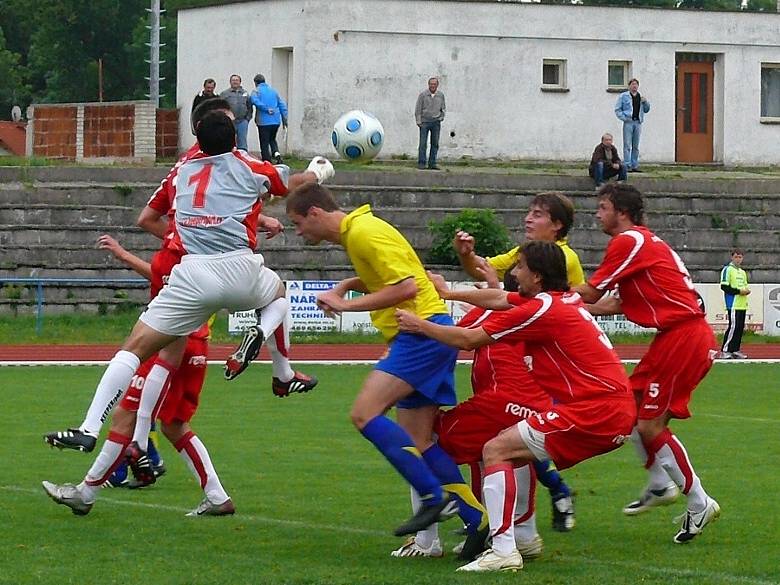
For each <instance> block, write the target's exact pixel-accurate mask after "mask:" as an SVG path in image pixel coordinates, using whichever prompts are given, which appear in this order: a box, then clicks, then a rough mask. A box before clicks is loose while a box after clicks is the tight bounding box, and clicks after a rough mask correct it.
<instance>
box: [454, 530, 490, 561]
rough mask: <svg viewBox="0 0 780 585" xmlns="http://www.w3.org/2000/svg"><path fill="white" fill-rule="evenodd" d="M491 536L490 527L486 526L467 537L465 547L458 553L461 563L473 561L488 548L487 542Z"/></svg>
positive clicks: (464, 542)
mask: <svg viewBox="0 0 780 585" xmlns="http://www.w3.org/2000/svg"><path fill="white" fill-rule="evenodd" d="M489 536H490V526H485V527H484V528H481V529H479V530H477V531H476V532H473V533H471V534H468V535H466V540H464V541H463V546H462V547H461V549H460V551H459V552H458V558H459V559H460V560H461V561H473V560H474V559H476V558H477V557H478V556H479V555H481V554H482V553H483V552H484V551H485V550H487V548H488V544H487V540H488V537H489Z"/></svg>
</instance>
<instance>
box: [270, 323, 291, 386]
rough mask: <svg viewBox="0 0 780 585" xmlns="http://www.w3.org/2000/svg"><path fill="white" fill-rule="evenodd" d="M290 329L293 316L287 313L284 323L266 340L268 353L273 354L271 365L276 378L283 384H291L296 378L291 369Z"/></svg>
mask: <svg viewBox="0 0 780 585" xmlns="http://www.w3.org/2000/svg"><path fill="white" fill-rule="evenodd" d="M290 327H292V316H291V315H290V312H289V311H287V312H286V313H285V314H284V321H282V323H281V324H280V325H279V327H277V328H276V329H274V331H273V333H271V335H270V337H268V339H266V344H265V346H266V347H267V348H268V353H269V354H271V364H272V366H271V367H272V369H273V376H274V378H279V380H281V381H282V382H289V381H290V380H292V379H293V376H295V372H294V371H293V369H292V368H291V367H290V359H289V355H290Z"/></svg>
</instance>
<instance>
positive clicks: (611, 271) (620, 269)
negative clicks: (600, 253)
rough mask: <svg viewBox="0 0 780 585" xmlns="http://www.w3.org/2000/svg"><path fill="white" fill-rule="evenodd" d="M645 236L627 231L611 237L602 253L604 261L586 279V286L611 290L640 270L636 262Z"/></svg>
mask: <svg viewBox="0 0 780 585" xmlns="http://www.w3.org/2000/svg"><path fill="white" fill-rule="evenodd" d="M644 243H645V236H644V235H643V234H641V233H640V232H638V231H635V230H628V231H626V232H623V233H621V234H618V235H616V236H615V237H613V238H612V239H611V240H610V241H609V244H607V249H606V251H605V252H604V259H603V260H602V261H601V264H600V265H599V267H598V268H597V269H596V271H595V272H594V273H593V274H592V275H591V277H590V279H588V284H589V285H591V286H592V287H594V288H597V289H599V290H612V289H614V288H615V286H616V285H617V284H618V283H619V282H620V281H621V280H623V279H624V278H627V277H629V276H631V275H632V274H634V273H635V272H636V271H638V270H640V269H641V266H640V265H639V262H638V261H637V255H638V254H639V250H641V249H642V246H643V245H644Z"/></svg>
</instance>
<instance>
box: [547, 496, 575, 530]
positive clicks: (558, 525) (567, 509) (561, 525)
mask: <svg viewBox="0 0 780 585" xmlns="http://www.w3.org/2000/svg"><path fill="white" fill-rule="evenodd" d="M574 524H575V516H574V496H566V497H564V498H558V499H556V500H553V502H552V527H553V530H557V531H558V532H569V531H570V530H571V529H572V528H574Z"/></svg>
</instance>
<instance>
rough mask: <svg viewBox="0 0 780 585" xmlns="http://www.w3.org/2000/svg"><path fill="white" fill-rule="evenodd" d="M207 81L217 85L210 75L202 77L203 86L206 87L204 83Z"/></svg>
mask: <svg viewBox="0 0 780 585" xmlns="http://www.w3.org/2000/svg"><path fill="white" fill-rule="evenodd" d="M208 83H213V84H214V85H217V82H216V81H214V80H213V79H211V77H209V78H208V79H204V80H203V87H206V84H208Z"/></svg>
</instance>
